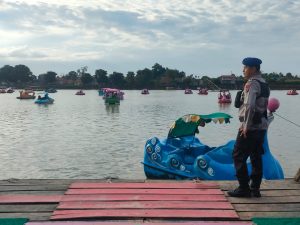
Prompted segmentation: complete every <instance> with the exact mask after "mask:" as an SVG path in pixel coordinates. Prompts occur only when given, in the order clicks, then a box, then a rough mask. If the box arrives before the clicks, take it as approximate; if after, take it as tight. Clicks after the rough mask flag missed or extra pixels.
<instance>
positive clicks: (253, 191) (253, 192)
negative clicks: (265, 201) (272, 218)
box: [251, 188, 261, 198]
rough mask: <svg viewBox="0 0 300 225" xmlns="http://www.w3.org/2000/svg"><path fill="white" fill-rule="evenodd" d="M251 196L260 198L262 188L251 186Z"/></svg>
mask: <svg viewBox="0 0 300 225" xmlns="http://www.w3.org/2000/svg"><path fill="white" fill-rule="evenodd" d="M251 196H252V197H255V198H260V197H261V194H260V190H259V189H252V188H251Z"/></svg>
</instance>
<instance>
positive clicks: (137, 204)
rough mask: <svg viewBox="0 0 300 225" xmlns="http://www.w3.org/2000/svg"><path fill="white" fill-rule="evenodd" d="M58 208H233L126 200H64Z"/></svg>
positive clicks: (224, 204)
mask: <svg viewBox="0 0 300 225" xmlns="http://www.w3.org/2000/svg"><path fill="white" fill-rule="evenodd" d="M57 209H233V207H232V205H231V204H230V203H229V202H198V201H195V202H192V201H189V202H185V201H125V202H62V203H60V204H59V205H58V207H57Z"/></svg>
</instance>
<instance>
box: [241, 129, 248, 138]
mask: <svg viewBox="0 0 300 225" xmlns="http://www.w3.org/2000/svg"><path fill="white" fill-rule="evenodd" d="M240 131H241V136H244V138H246V137H247V128H241V129H240Z"/></svg>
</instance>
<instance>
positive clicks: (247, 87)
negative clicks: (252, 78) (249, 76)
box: [245, 82, 251, 92]
mask: <svg viewBox="0 0 300 225" xmlns="http://www.w3.org/2000/svg"><path fill="white" fill-rule="evenodd" d="M250 87H251V83H250V82H247V83H246V84H245V91H246V92H249V90H250Z"/></svg>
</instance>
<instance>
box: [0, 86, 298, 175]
mask: <svg viewBox="0 0 300 225" xmlns="http://www.w3.org/2000/svg"><path fill="white" fill-rule="evenodd" d="M74 94H75V91H74V90H59V91H58V92H57V93H55V94H50V96H51V97H53V98H54V99H55V103H54V104H53V105H49V106H43V105H42V106H39V105H35V104H34V103H33V101H32V100H17V99H16V96H17V95H18V92H15V93H13V94H0V126H1V131H0V158H1V163H0V179H8V178H103V177H107V176H111V177H119V178H130V179H134V178H144V172H143V167H142V165H141V163H140V162H141V161H142V159H143V148H144V144H145V141H146V140H147V139H148V138H150V137H152V136H157V137H160V138H162V137H166V136H167V133H168V129H169V127H170V125H171V124H172V122H173V121H174V120H176V119H177V118H178V117H180V116H182V115H184V114H188V113H199V114H208V113H212V112H217V111H222V112H226V113H229V114H231V115H232V116H233V117H234V118H233V119H232V122H231V123H230V124H226V125H219V124H213V123H212V124H208V125H207V126H206V127H205V128H201V129H200V134H199V135H198V137H199V138H200V139H201V140H202V141H203V142H204V143H206V144H208V145H211V146H216V145H221V144H224V143H226V142H227V141H228V140H230V139H234V138H235V136H236V132H237V129H238V121H237V109H235V108H234V106H233V104H231V105H229V106H225V107H220V106H219V105H218V104H217V103H216V98H217V93H216V92H210V93H209V95H208V96H199V95H197V94H193V95H184V94H183V91H150V95H141V94H140V91H125V100H124V101H122V102H121V105H120V106H117V107H113V106H112V107H108V106H105V105H104V102H103V100H102V99H101V97H99V96H98V93H97V91H95V90H91V91H86V95H85V96H76V95H74ZM232 94H233V96H235V92H233V93H232ZM271 95H272V96H273V97H277V98H278V99H279V100H280V102H281V107H280V109H279V110H278V113H279V114H280V115H283V116H285V117H287V118H288V119H290V120H292V121H294V122H297V123H298V124H299V123H300V119H299V111H300V96H287V95H286V91H272V94H271ZM269 144H270V148H271V151H272V152H273V154H274V155H275V156H276V157H277V159H278V160H279V161H280V162H281V164H282V166H283V168H284V171H285V175H286V176H287V177H291V176H294V175H295V173H296V171H297V169H298V168H299V167H300V163H299V159H300V148H299V146H300V130H299V128H298V127H296V126H294V125H291V124H289V123H287V122H286V121H284V120H282V119H281V118H279V117H275V120H274V121H273V123H272V124H271V126H270V129H269Z"/></svg>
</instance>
